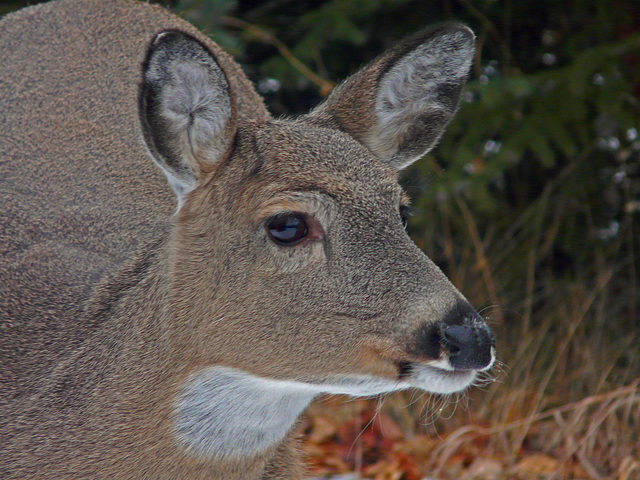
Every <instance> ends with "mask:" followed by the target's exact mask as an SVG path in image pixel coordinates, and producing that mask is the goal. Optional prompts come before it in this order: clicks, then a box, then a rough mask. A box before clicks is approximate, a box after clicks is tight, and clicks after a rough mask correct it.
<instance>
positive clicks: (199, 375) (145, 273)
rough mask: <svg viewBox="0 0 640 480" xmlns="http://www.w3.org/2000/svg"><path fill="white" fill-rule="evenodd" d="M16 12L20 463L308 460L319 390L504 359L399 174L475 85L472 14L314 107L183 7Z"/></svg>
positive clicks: (473, 370) (9, 402) (71, 4)
mask: <svg viewBox="0 0 640 480" xmlns="http://www.w3.org/2000/svg"><path fill="white" fill-rule="evenodd" d="M0 32H1V34H0V52H2V56H1V58H0V127H1V137H0V182H1V183H0V185H1V186H0V198H2V207H1V208H0V215H1V224H0V315H1V318H0V329H1V330H0V355H1V359H0V379H1V389H2V390H1V395H0V402H1V403H0V407H1V415H0V477H2V478H3V479H25V478H47V479H52V478H56V479H61V478H83V479H196V478H198V479H200V478H201V479H257V478H263V479H293V478H299V477H300V475H301V467H300V462H299V460H298V455H297V453H296V423H297V419H298V417H299V416H300V414H301V413H302V412H303V411H304V409H305V408H306V407H307V405H308V404H309V403H310V402H311V401H312V399H313V398H314V397H316V396H317V395H319V394H322V393H325V392H328V393H340V394H347V395H377V394H380V393H384V392H390V391H393V390H398V389H406V388H416V389H421V390H423V391H429V392H441V393H450V392H456V391H459V390H462V389H464V388H466V387H467V386H469V385H470V384H471V383H472V382H473V381H474V378H475V377H476V375H477V372H478V371H479V370H484V369H487V368H489V367H490V366H491V364H492V362H493V336H492V334H491V332H490V330H489V328H488V327H487V326H486V324H485V323H484V322H483V320H482V319H481V317H480V316H479V315H478V314H477V313H476V312H475V311H474V310H473V309H472V308H471V307H470V306H469V304H468V303H467V301H466V300H465V299H464V297H463V296H462V295H461V294H460V293H459V292H458V291H457V290H456V289H455V288H454V287H453V286H452V285H451V284H450V283H449V281H448V280H447V279H446V278H445V276H444V275H443V274H442V273H441V272H440V270H439V269H438V268H437V267H436V266H435V265H434V264H433V263H432V262H431V261H430V260H429V259H428V258H427V257H426V256H425V255H424V254H423V253H422V252H420V250H419V249H418V248H417V247H416V246H415V245H414V244H413V243H412V242H411V240H410V239H409V237H408V236H407V234H406V233H405V230H404V228H403V216H404V215H405V214H406V209H407V203H406V202H407V200H406V197H405V195H404V194H403V193H402V191H401V189H400V187H399V186H398V181H397V179H398V171H399V169H401V168H403V167H405V166H406V165H408V164H409V163H411V162H413V161H414V160H416V159H417V158H419V157H420V156H421V155H423V154H424V153H425V152H426V151H427V150H429V149H430V148H431V147H432V146H433V145H434V144H435V143H436V141H437V140H438V138H439V136H440V135H441V133H442V131H443V129H444V127H445V126H446V124H447V122H448V121H449V119H450V118H451V116H452V115H453V113H454V111H455V109H456V107H457V104H458V99H459V96H460V91H461V89H462V86H463V83H464V80H465V77H466V75H467V72H468V69H469V66H470V63H471V60H472V56H473V42H474V39H473V34H472V33H471V32H470V31H469V29H467V28H466V27H464V26H461V25H455V24H453V25H445V26H440V27H438V28H433V29H430V30H425V31H423V32H421V33H420V34H418V35H416V36H414V37H412V38H411V39H409V40H407V41H405V42H404V43H401V44H399V45H398V46H396V47H395V48H393V49H391V50H389V51H388V52H386V53H384V54H383V55H382V56H380V57H379V58H377V59H376V60H375V61H373V62H372V63H371V64H369V65H368V66H366V67H364V68H363V69H362V70H360V71H359V72H358V73H356V74H355V75H353V76H352V77H350V78H349V79H348V80H346V81H345V82H344V83H343V84H341V85H340V86H339V87H337V88H336V89H335V91H334V92H333V93H332V94H331V95H330V96H329V97H328V98H327V99H326V101H325V102H324V103H322V104H321V105H320V106H319V107H317V108H316V109H315V110H313V111H312V112H311V113H309V114H308V115H306V116H302V117H299V118H295V119H289V120H286V119H281V120H275V119H273V118H272V117H271V116H270V115H269V113H268V112H267V111H266V109H265V107H264V105H263V103H262V101H261V100H260V98H259V97H258V95H257V94H256V93H255V91H254V89H253V87H252V86H251V84H250V83H249V81H248V80H247V79H246V78H245V76H244V75H243V73H242V71H241V69H240V68H239V66H238V65H237V64H236V63H234V61H233V60H232V59H231V58H230V57H229V56H228V55H226V54H225V53H224V52H222V51H221V50H220V48H219V47H218V46H216V45H215V44H214V43H212V42H211V41H210V40H208V39H207V38H206V37H205V36H204V35H202V34H201V33H199V32H198V31H196V30H195V29H194V28H193V27H192V26H190V25H189V24H187V23H186V22H184V21H182V20H180V19H179V18H177V17H175V16H173V15H171V14H170V13H168V12H167V11H165V10H163V9H162V8H160V7H156V6H151V5H148V4H144V3H134V2H130V1H127V0H109V1H105V0H90V1H82V2H79V1H76V0H62V1H55V2H51V3H48V4H43V5H39V6H36V7H31V8H27V9H24V10H22V11H20V12H17V13H15V14H11V15H8V16H7V17H5V18H4V19H3V20H2V21H0ZM152 159H153V160H154V161H155V165H154V162H152ZM158 167H159V168H158ZM162 172H164V175H165V176H166V178H168V180H169V185H170V186H171V188H169V187H168V186H167V182H166V178H165V177H164V176H163V175H162ZM171 190H173V194H172V193H171ZM176 196H177V205H178V209H177V211H176V201H175V197H176Z"/></svg>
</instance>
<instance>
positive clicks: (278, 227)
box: [267, 212, 309, 246]
mask: <svg viewBox="0 0 640 480" xmlns="http://www.w3.org/2000/svg"><path fill="white" fill-rule="evenodd" d="M267 233H268V234H269V236H270V237H271V239H272V240H273V241H274V242H276V243H277V244H278V245H287V246H289V245H294V244H295V243H297V242H299V241H300V240H302V239H303V238H304V237H306V236H307V234H308V233H309V226H308V225H307V220H306V218H305V215H304V214H302V213H298V212H289V213H281V214H278V215H276V216H275V217H273V218H271V219H270V220H268V222H267Z"/></svg>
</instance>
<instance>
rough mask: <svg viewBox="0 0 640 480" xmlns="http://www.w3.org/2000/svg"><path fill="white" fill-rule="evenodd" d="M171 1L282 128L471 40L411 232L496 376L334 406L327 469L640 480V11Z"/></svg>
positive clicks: (321, 424) (414, 190)
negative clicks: (342, 90) (388, 54)
mask: <svg viewBox="0 0 640 480" xmlns="http://www.w3.org/2000/svg"><path fill="white" fill-rule="evenodd" d="M21 3H24V2H18V1H14V2H4V3H2V4H1V5H0V8H2V9H3V10H4V11H8V10H9V9H13V8H16V7H17V6H19V5H20V4H21ZM167 3H169V5H168V6H169V7H170V8H172V9H173V10H174V11H175V12H177V13H179V14H180V15H182V16H183V17H184V18H186V19H188V20H190V21H191V22H192V23H194V24H196V25H197V26H198V27H199V28H201V29H202V30H204V31H205V32H207V33H209V34H210V35H211V36H212V37H213V38H214V39H215V40H216V41H217V42H218V43H219V44H221V45H223V46H224V47H225V48H226V49H227V50H229V51H231V52H232V53H233V54H234V55H235V56H236V58H238V60H239V61H240V62H241V63H242V64H243V66H244V67H245V69H246V71H247V73H248V74H249V76H250V77H251V78H252V79H253V80H254V81H255V83H256V84H257V86H258V89H259V91H260V92H261V93H262V94H263V95H264V96H265V97H266V98H267V103H268V105H269V107H270V109H271V111H272V112H273V113H274V114H275V115H282V114H296V113H302V112H305V111H307V110H308V109H309V108H310V107H312V106H314V105H316V104H317V103H318V102H319V101H321V100H322V98H323V97H324V96H325V95H326V94H328V93H329V92H330V90H331V88H332V87H333V85H334V84H335V82H337V81H339V80H340V79H342V78H344V77H345V76H346V75H348V74H349V73H350V72H353V71H355V70H356V69H357V68H358V67H359V66H360V65H362V64H363V63H365V62H366V61H368V60H370V59H372V58H373V57H374V56H375V55H376V54H378V53H379V52H380V51H382V50H383V49H385V48H387V47H388V46H390V45H391V44H393V43H394V42H395V41H396V40H398V39H400V38H402V37H404V36H406V35H408V34H411V33H412V32H414V31H416V30H418V29H420V28H422V27H424V26H425V25H427V24H430V23H434V22H439V21H443V20H452V19H455V20H460V21H463V22H465V23H467V24H469V25H470V26H471V27H472V28H473V29H474V30H475V31H476V33H477V40H478V42H477V49H478V53H477V57H476V60H475V65H474V67H473V73H472V77H471V79H470V81H469V84H468V88H467V90H466V93H465V96H464V100H463V102H462V105H461V108H460V111H459V113H458V115H457V117H456V119H455V120H454V122H453V123H452V125H451V127H450V128H449V130H448V133H447V134H446V135H445V137H444V138H443V140H442V142H441V143H440V145H439V146H438V147H437V149H436V150H435V151H434V152H432V153H430V154H428V155H427V156H426V157H425V158H424V159H422V160H421V161H420V162H418V163H417V164H416V165H414V166H413V167H411V168H410V169H409V170H408V171H407V172H406V174H405V175H404V183H405V185H406V188H407V190H408V191H409V193H410V194H411V195H412V197H413V199H414V206H415V211H416V214H415V216H414V217H413V218H412V219H411V223H410V233H411V234H412V236H413V238H414V239H415V241H416V242H417V243H418V245H420V246H421V248H422V249H423V250H424V251H425V252H426V253H427V254H428V255H429V256H430V257H431V258H432V259H434V261H436V262H437V263H438V264H439V265H440V266H441V267H442V269H443V270H444V271H445V273H447V275H448V276H449V277H450V278H451V279H452V280H453V281H454V283H455V284H456V285H457V286H458V287H459V288H460V290H461V291H463V292H464V293H465V295H466V296H467V297H468V298H469V299H470V300H471V301H472V303H474V304H475V305H477V306H478V307H480V309H481V312H482V314H483V315H484V316H485V317H487V318H488V320H489V321H490V323H491V324H492V326H493V328H494V329H495V330H496V332H497V335H498V350H499V355H500V360H501V362H502V363H501V365H500V366H498V367H497V368H496V372H494V373H495V378H494V379H487V381H486V382H485V384H484V385H483V386H482V388H481V389H474V390H473V391H472V392H470V394H469V395H468V396H466V397H465V398H462V399H444V400H447V401H444V400H443V399H440V398H434V397H428V396H426V397H416V396H415V394H413V396H412V394H411V393H404V394H398V395H397V396H392V397H390V398H386V399H385V400H377V401H360V400H358V401H347V400H346V399H342V398H328V399H325V400H323V401H322V402H320V403H319V404H318V405H316V406H314V408H313V410H312V412H311V415H310V417H309V420H308V423H307V426H306V430H307V432H306V433H307V434H308V437H309V438H310V441H309V442H308V443H307V446H306V450H307V453H308V458H309V464H310V465H311V467H312V468H313V471H314V472H315V473H316V474H317V475H324V474H331V473H343V472H345V471H348V470H351V471H357V472H359V474H360V475H363V476H366V477H368V478H378V479H397V480H399V479H405V480H412V479H419V478H422V476H423V475H425V474H426V473H427V472H428V473H429V474H430V475H433V476H437V477H439V478H459V479H472V478H478V479H485V478H486V479H489V478H492V479H501V478H522V479H529V478H549V479H555V478H558V479H570V478H585V479H586V478H589V479H617V480H631V479H638V478H640V440H639V438H640V349H639V347H638V345H639V343H640V328H639V327H640V319H639V313H640V305H639V303H640V285H639V282H640V270H639V262H638V258H637V252H638V251H639V250H640V242H639V239H640V227H639V225H640V132H639V130H640V122H639V120H640V104H639V102H640V3H638V2H637V1H635V0H612V1H611V0H571V1H569V0H566V1H561V0H432V1H424V0H268V1H256V0H175V1H172V2H165V4H167ZM0 13H4V12H0ZM456 407H458V408H457V412H455V415H454V414H453V410H454V409H455V408H456ZM353 418H355V419H356V420H355V421H354V420H353Z"/></svg>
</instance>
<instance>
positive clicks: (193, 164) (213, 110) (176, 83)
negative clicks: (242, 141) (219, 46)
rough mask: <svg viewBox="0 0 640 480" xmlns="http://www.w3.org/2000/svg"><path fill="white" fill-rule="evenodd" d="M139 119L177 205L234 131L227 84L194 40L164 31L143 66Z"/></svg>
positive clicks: (223, 150) (222, 152)
mask: <svg viewBox="0 0 640 480" xmlns="http://www.w3.org/2000/svg"><path fill="white" fill-rule="evenodd" d="M140 119H141V123H142V130H143V133H144V137H145V141H146V142H147V146H148V147H149V150H150V151H151V153H152V155H153V158H154V160H155V161H156V163H157V164H158V165H159V166H160V167H161V168H162V170H163V171H164V173H165V174H166V176H167V178H168V179H169V184H170V185H171V188H172V189H173V190H174V192H175V193H176V195H177V196H178V201H179V203H182V201H183V200H184V197H185V196H186V195H187V194H188V193H189V192H190V191H191V190H193V189H194V188H195V187H196V186H197V184H198V182H199V181H200V180H202V177H203V175H204V173H206V172H207V171H208V170H210V169H211V168H212V167H213V166H214V165H215V164H216V163H217V162H219V161H220V160H221V159H223V158H224V156H225V154H226V153H227V151H228V150H229V147H230V145H231V143H232V141H233V136H234V134H235V129H236V107H235V102H234V99H233V98H232V95H231V93H230V87H229V82H228V81H227V78H226V76H225V73H224V72H223V70H222V68H221V67H220V66H219V65H218V63H217V62H216V60H215V58H214V57H213V56H212V55H211V53H209V51H208V50H207V49H206V48H205V47H204V46H203V45H202V44H201V43H200V42H198V41H197V40H195V39H194V38H193V37H191V36H189V35H186V34H184V33H180V32H174V31H170V32H164V33H161V34H159V35H158V36H157V37H156V38H155V40H154V41H153V43H152V45H151V47H150V49H149V52H148V54H147V59H146V61H145V63H144V66H143V81H142V87H141V92H140Z"/></svg>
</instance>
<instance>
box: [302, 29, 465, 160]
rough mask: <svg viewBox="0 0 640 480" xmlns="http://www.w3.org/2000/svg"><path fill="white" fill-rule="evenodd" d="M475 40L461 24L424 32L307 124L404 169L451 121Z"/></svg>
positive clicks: (344, 87)
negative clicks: (340, 133) (348, 137)
mask: <svg viewBox="0 0 640 480" xmlns="http://www.w3.org/2000/svg"><path fill="white" fill-rule="evenodd" d="M474 41H475V37H474V35H473V32H472V31H471V30H470V29H469V28H468V27H466V26H465V25H462V24H446V25H441V26H438V27H435V28H430V29H427V30H424V31H422V32H420V33H418V34H416V35H414V36H413V37H411V38H409V39H407V40H405V41H404V42H401V43H400V44H398V45H396V46H395V47H393V48H392V49H390V50H388V51H387V52H385V53H384V54H383V55H381V56H380V57H378V58H376V59H375V60H374V61H373V62H371V63H370V64H369V65H367V66H366V67H364V68H362V69H361V70H360V71H358V72H357V73H355V74H354V75H352V76H351V77H349V78H348V79H347V80H346V81H345V82H343V83H342V84H340V85H339V86H338V87H336V88H335V90H334V91H333V92H332V93H331V95H330V96H329V97H328V98H327V99H326V101H325V102H324V103H322V104H321V105H320V106H319V107H317V108H316V109H315V110H314V111H312V112H311V113H310V114H309V115H308V120H310V121H312V122H314V123H317V124H321V125H323V126H326V127H330V128H336V129H340V130H342V131H344V132H346V133H348V134H350V135H351V136H353V137H354V138H356V139H357V140H358V141H360V142H361V143H363V144H364V145H365V146H366V147H368V148H369V149H370V150H371V151H372V152H373V153H374V154H375V155H376V156H377V157H378V158H380V160H382V161H383V162H386V163H389V164H390V165H392V166H394V167H396V168H398V169H400V168H404V167H406V166H407V165H409V164H410V163H412V162H414V161H415V160H417V159H418V158H420V157H421V156H422V155H424V154H425V153H426V152H428V151H429V150H430V149H431V148H433V146H434V145H435V144H436V143H437V141H438V139H439V138H440V136H441V135H442V133H443V132H444V129H445V127H446V126H447V124H448V123H449V121H450V120H451V118H452V117H453V115H454V113H455V111H456V109H457V107H458V103H459V100H460V93H461V91H462V87H463V86H464V83H465V81H466V78H467V75H468V72H469V69H470V67H471V64H472V60H473V56H474Z"/></svg>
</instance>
